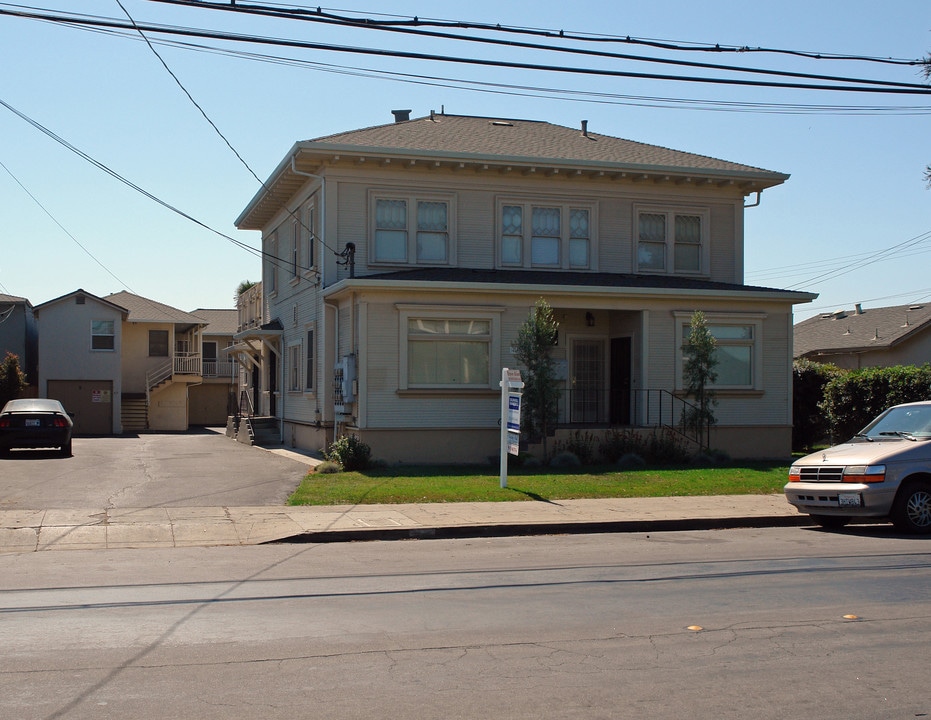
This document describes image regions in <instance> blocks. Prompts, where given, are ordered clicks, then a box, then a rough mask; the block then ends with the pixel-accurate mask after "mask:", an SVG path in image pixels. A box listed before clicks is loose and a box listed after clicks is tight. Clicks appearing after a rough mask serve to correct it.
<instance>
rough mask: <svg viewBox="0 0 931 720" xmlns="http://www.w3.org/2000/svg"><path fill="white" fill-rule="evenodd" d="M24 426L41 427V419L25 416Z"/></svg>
mask: <svg viewBox="0 0 931 720" xmlns="http://www.w3.org/2000/svg"><path fill="white" fill-rule="evenodd" d="M26 427H42V421H41V420H30V419H29V418H26Z"/></svg>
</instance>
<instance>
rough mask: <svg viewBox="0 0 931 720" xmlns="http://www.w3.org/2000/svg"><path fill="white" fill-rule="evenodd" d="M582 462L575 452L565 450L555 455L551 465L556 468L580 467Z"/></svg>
mask: <svg viewBox="0 0 931 720" xmlns="http://www.w3.org/2000/svg"><path fill="white" fill-rule="evenodd" d="M581 464H582V462H581V461H580V460H579V458H578V457H577V456H576V454H575V453H573V452H569V451H568V450H565V451H563V452H560V453H556V455H554V456H553V459H552V460H550V467H554V468H573V467H579V466H580V465H581Z"/></svg>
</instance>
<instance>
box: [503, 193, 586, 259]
mask: <svg viewBox="0 0 931 720" xmlns="http://www.w3.org/2000/svg"><path fill="white" fill-rule="evenodd" d="M593 213H594V206H593V205H591V204H585V203H580V204H577V203H535V202H533V201H520V202H517V201H514V202H512V201H508V200H505V201H502V202H501V203H500V204H499V210H498V219H499V222H498V232H499V235H498V244H499V255H498V259H499V262H500V265H501V266H504V267H506V266H516V267H539V268H554V269H557V268H558V269H578V270H588V269H592V215H593Z"/></svg>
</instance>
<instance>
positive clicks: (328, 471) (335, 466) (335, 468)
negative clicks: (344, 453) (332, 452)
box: [314, 460, 343, 475]
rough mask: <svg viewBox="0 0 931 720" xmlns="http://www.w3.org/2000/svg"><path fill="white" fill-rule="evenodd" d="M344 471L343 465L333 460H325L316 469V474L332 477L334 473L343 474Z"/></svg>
mask: <svg viewBox="0 0 931 720" xmlns="http://www.w3.org/2000/svg"><path fill="white" fill-rule="evenodd" d="M342 470H343V467H342V465H340V464H339V463H338V462H333V461H332V460H324V461H323V462H322V463H320V464H319V465H317V467H315V468H314V472H315V473H318V474H320V475H332V474H333V473H338V472H342Z"/></svg>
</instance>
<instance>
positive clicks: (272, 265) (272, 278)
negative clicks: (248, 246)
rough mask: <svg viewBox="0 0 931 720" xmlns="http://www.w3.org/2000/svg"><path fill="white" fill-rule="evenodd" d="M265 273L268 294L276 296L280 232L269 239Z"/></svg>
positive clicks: (274, 233)
mask: <svg viewBox="0 0 931 720" xmlns="http://www.w3.org/2000/svg"><path fill="white" fill-rule="evenodd" d="M265 271H266V278H267V280H266V282H265V286H266V287H267V288H268V294H269V295H272V296H274V295H275V294H276V293H277V292H278V232H277V231H275V232H273V233H272V234H271V236H270V237H269V239H268V251H267V254H266V256H265Z"/></svg>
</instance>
